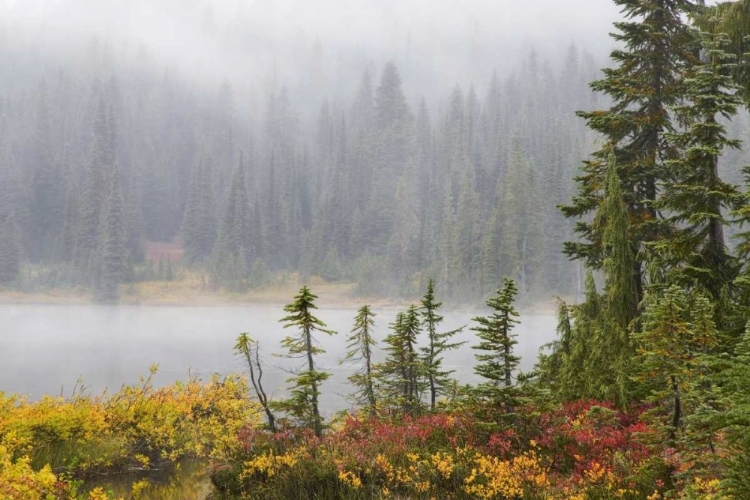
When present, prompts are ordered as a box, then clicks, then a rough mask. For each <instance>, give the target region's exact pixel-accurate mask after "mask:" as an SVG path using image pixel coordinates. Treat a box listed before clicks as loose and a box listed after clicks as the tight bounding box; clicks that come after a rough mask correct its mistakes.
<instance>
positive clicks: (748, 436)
mask: <svg viewBox="0 0 750 500" xmlns="http://www.w3.org/2000/svg"><path fill="white" fill-rule="evenodd" d="M710 367H711V371H710V372H709V373H708V377H709V380H710V382H711V396H712V397H711V404H704V405H703V406H702V407H701V408H699V410H698V411H697V412H696V414H695V415H694V416H692V417H688V419H689V422H690V423H692V424H694V425H697V426H700V427H702V428H704V429H707V430H708V432H709V433H710V436H711V439H714V440H717V439H721V440H722V441H723V442H725V443H727V445H728V447H727V449H728V450H729V454H728V456H726V457H724V459H723V460H722V462H721V464H720V465H721V466H722V468H721V469H720V470H721V476H722V477H723V481H722V489H723V490H724V491H731V492H732V493H733V495H734V497H735V498H744V497H745V496H747V495H750V476H748V474H747V471H748V470H750V392H749V391H748V390H747V381H748V380H750V323H748V325H747V327H746V329H745V332H744V334H743V335H742V337H740V340H739V342H738V343H737V346H736V348H735V350H734V353H733V354H731V355H729V354H727V353H721V354H716V355H714V356H712V357H711V358H710Z"/></svg>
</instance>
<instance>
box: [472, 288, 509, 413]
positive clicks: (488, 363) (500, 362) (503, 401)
mask: <svg viewBox="0 0 750 500" xmlns="http://www.w3.org/2000/svg"><path fill="white" fill-rule="evenodd" d="M517 293H518V288H517V287H516V283H515V281H513V280H512V279H509V278H506V279H505V284H504V285H503V288H501V289H499V290H498V291H497V293H496V294H495V296H494V297H491V298H489V299H488V300H487V305H488V306H489V307H490V308H491V309H492V311H493V312H492V314H491V315H490V316H477V317H475V318H474V319H473V321H474V322H476V323H477V325H476V326H474V327H472V328H471V330H472V331H475V332H477V337H479V340H480V342H479V344H477V345H475V346H473V348H474V349H476V350H478V351H481V352H480V353H478V354H475V358H476V360H477V365H476V366H475V367H474V372H475V373H476V374H477V375H479V376H480V377H482V378H483V379H485V380H486V382H483V383H481V384H480V385H479V386H478V387H476V389H475V392H476V394H477V395H478V396H479V397H480V398H481V399H484V400H486V401H487V402H488V403H490V404H491V405H499V406H502V407H503V408H504V411H505V412H506V413H508V414H509V413H512V412H513V409H514V407H515V406H517V405H518V402H519V399H518V396H519V394H518V390H517V388H516V387H514V382H513V372H514V371H515V370H516V369H517V368H518V363H519V361H520V359H521V358H519V357H518V356H516V355H515V354H514V353H513V346H514V345H516V344H517V343H518V342H517V341H516V336H515V334H514V333H513V327H514V326H515V325H516V324H518V320H517V319H516V318H517V317H518V312H517V311H516V310H515V308H514V307H513V300H514V299H515V296H516V294H517Z"/></svg>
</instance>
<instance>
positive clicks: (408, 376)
mask: <svg viewBox="0 0 750 500" xmlns="http://www.w3.org/2000/svg"><path fill="white" fill-rule="evenodd" d="M390 328H391V333H390V334H389V335H388V336H387V337H386V338H385V340H384V341H383V343H384V344H385V345H386V347H385V349H384V350H385V351H386V359H385V361H384V362H382V363H379V364H378V365H377V368H376V370H377V381H378V386H379V393H380V395H379V396H378V398H379V400H380V401H382V404H383V407H384V408H390V409H391V411H393V412H395V413H397V414H401V415H416V414H418V413H419V412H420V411H421V409H422V403H421V392H422V385H423V384H422V379H423V376H424V372H425V367H424V363H423V361H422V359H421V358H420V356H419V350H418V347H417V337H418V336H419V334H420V321H419V311H418V309H417V307H416V306H414V305H412V306H410V307H409V309H408V310H407V311H406V312H399V313H398V315H397V316H396V321H395V322H393V323H391V325H390Z"/></svg>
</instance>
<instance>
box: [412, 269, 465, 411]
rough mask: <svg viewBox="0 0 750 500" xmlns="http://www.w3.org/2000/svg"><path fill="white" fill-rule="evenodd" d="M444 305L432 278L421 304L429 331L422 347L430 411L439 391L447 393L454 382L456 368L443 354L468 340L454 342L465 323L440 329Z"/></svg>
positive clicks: (434, 405)
mask: <svg viewBox="0 0 750 500" xmlns="http://www.w3.org/2000/svg"><path fill="white" fill-rule="evenodd" d="M442 305H443V304H442V302H438V301H437V300H436V299H435V282H434V280H433V279H432V278H430V279H429V281H428V282H427V291H426V292H425V295H424V297H423V298H422V307H421V308H420V315H421V317H422V327H423V328H424V331H425V333H426V334H427V346H426V347H423V348H421V351H422V358H423V360H424V361H423V362H424V370H425V374H426V377H427V384H428V389H429V391H430V395H429V398H430V411H435V408H436V403H437V397H438V395H445V394H447V393H448V391H449V390H450V389H451V388H452V387H453V385H454V380H453V379H452V377H451V374H453V373H454V372H455V370H446V369H444V368H443V360H444V357H443V354H444V353H445V352H446V351H450V350H453V349H458V348H459V347H460V346H462V345H463V344H465V342H451V339H452V338H453V337H454V336H456V335H457V334H459V333H461V332H462V331H463V327H461V328H457V329H455V330H451V331H447V332H438V328H439V326H440V323H442V322H443V317H442V316H440V314H439V313H438V310H439V309H440V306H442Z"/></svg>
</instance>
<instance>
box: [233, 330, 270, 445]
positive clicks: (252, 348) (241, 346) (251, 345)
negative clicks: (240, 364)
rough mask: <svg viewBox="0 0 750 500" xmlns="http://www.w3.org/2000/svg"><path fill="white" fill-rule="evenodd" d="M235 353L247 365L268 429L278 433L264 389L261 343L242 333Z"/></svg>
mask: <svg viewBox="0 0 750 500" xmlns="http://www.w3.org/2000/svg"><path fill="white" fill-rule="evenodd" d="M234 352H235V353H236V354H238V355H240V356H242V357H243V358H245V362H246V363H247V369H248V372H250V382H251V383H252V385H253V390H254V391H255V396H256V397H257V398H258V402H259V403H260V405H261V406H262V407H263V411H264V412H265V414H266V419H267V420H268V428H269V429H270V430H271V432H276V416H275V415H274V414H273V412H272V411H271V404H270V402H269V400H268V394H267V393H266V391H265V389H264V388H263V366H262V365H261V363H260V343H259V342H258V341H257V340H255V339H253V338H251V337H250V336H249V335H248V334H247V333H241V334H240V335H239V336H238V337H237V342H236V343H235V345H234Z"/></svg>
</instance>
